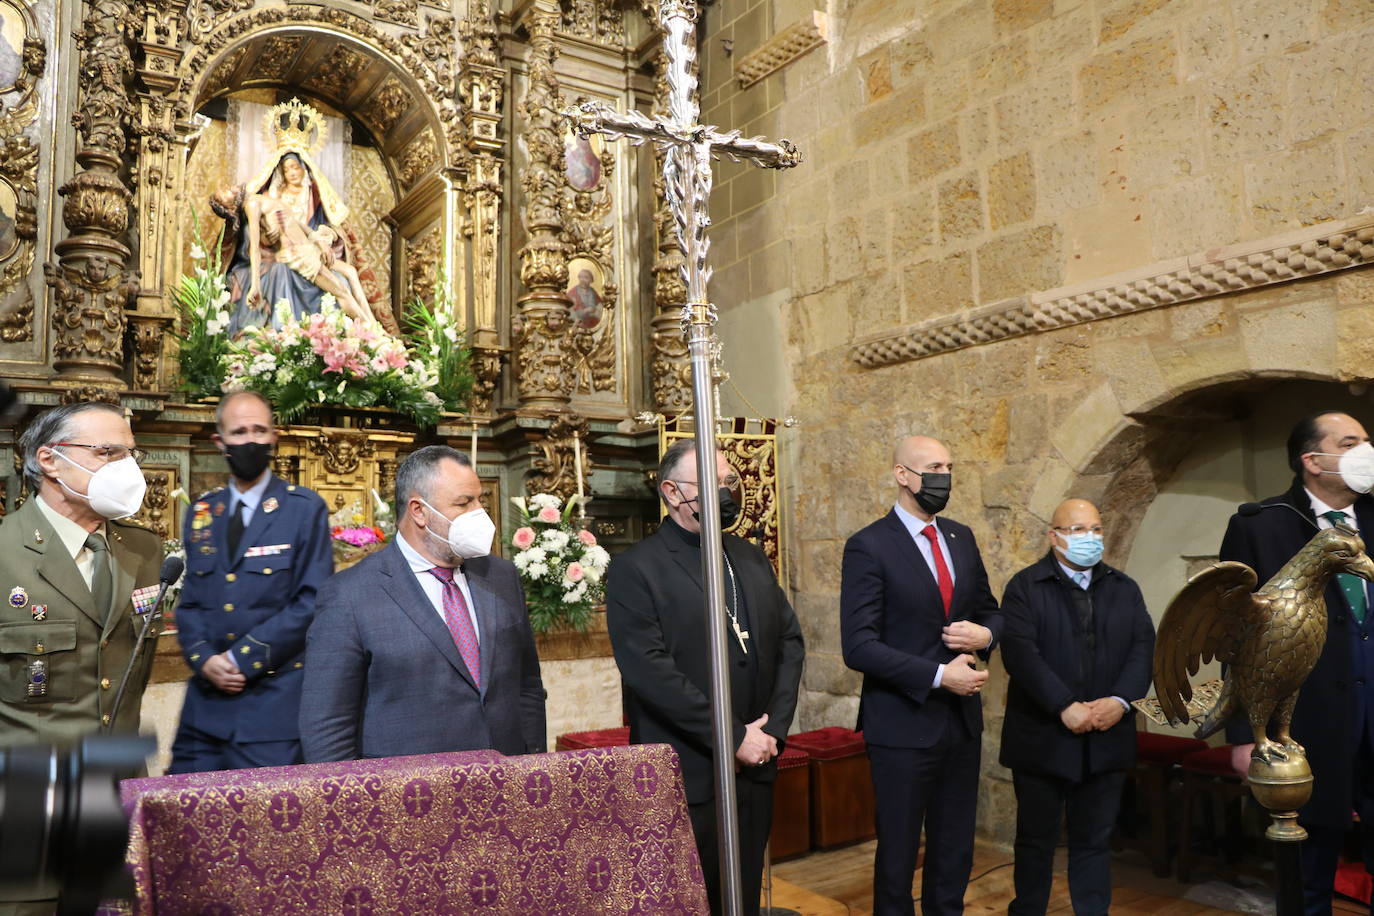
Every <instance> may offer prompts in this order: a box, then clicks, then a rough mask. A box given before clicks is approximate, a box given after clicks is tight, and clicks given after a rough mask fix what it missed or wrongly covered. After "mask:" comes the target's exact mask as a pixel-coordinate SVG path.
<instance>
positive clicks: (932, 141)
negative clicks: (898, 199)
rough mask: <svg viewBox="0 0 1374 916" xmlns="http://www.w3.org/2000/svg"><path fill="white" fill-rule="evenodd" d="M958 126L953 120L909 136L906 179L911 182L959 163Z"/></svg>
mask: <svg viewBox="0 0 1374 916" xmlns="http://www.w3.org/2000/svg"><path fill="white" fill-rule="evenodd" d="M959 160H960V155H959V127H958V124H957V123H956V122H955V121H952V120H951V121H945V122H943V123H940V124H936V125H935V126H934V127H932V128H930V129H929V130H926V131H922V132H921V133H919V134H917V135H916V136H914V137H912V138H911V141H910V142H909V144H908V146H907V180H908V181H910V182H911V183H912V184H916V183H918V182H922V181H925V180H926V179H927V178H930V177H932V176H934V175H938V174H939V173H941V172H943V171H945V170H946V169H950V168H953V167H954V166H956V165H958V164H959Z"/></svg>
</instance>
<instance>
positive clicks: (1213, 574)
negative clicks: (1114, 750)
mask: <svg viewBox="0 0 1374 916" xmlns="http://www.w3.org/2000/svg"><path fill="white" fill-rule="evenodd" d="M1257 581H1258V579H1257V577H1256V576H1255V571H1254V570H1253V569H1251V568H1250V567H1248V566H1246V565H1245V564H1244V563H1213V564H1212V565H1211V566H1209V567H1207V568H1206V569H1204V570H1203V571H1202V572H1200V573H1198V574H1197V575H1195V576H1193V577H1192V578H1191V579H1189V580H1188V584H1187V585H1185V586H1183V589H1182V590H1181V591H1180V592H1179V593H1178V594H1177V595H1175V596H1174V600H1173V601H1170V602H1169V606H1168V608H1166V609H1165V611H1164V618H1163V619H1162V620H1161V621H1160V622H1159V633H1158V634H1157V636H1156V637H1155V696H1156V697H1157V698H1158V699H1159V705H1160V707H1161V708H1162V709H1163V710H1164V714H1165V715H1166V716H1168V718H1169V721H1170V722H1172V723H1175V724H1182V723H1185V722H1187V721H1188V701H1189V700H1191V699H1192V698H1193V687H1192V685H1191V684H1190V683H1188V678H1189V676H1191V675H1194V674H1197V672H1198V668H1199V667H1200V666H1201V665H1202V664H1203V663H1205V662H1209V661H1211V660H1212V659H1216V660H1218V661H1220V662H1222V663H1223V664H1227V663H1230V662H1232V661H1234V659H1235V654H1236V650H1237V649H1238V648H1239V646H1240V644H1241V641H1242V639H1243V637H1244V635H1245V634H1246V633H1247V632H1249V631H1250V629H1251V627H1250V626H1249V625H1250V624H1252V623H1255V622H1258V618H1259V615H1260V614H1261V613H1262V611H1261V606H1262V602H1257V601H1256V600H1255V599H1256V596H1255V595H1254V590H1255V583H1256V582H1257Z"/></svg>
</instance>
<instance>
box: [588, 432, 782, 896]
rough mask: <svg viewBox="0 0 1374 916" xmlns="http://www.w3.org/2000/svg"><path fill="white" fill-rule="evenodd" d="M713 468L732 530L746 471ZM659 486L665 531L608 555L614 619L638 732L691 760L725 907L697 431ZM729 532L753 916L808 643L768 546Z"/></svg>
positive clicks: (713, 875) (713, 891)
mask: <svg viewBox="0 0 1374 916" xmlns="http://www.w3.org/2000/svg"><path fill="white" fill-rule="evenodd" d="M716 469H717V474H718V475H719V479H720V481H721V483H722V485H723V486H722V488H721V494H720V495H721V520H722V522H723V523H724V525H725V526H726V527H729V525H730V524H732V523H733V522H734V519H735V516H737V515H738V512H739V507H738V505H737V504H736V503H735V500H734V498H733V496H732V495H730V492H729V491H731V490H735V489H738V487H739V477H738V476H737V475H736V474H735V473H734V472H733V471H732V470H731V469H730V466H729V464H727V463H726V461H725V456H724V455H721V454H719V453H717V455H716ZM658 489H659V496H660V497H661V498H662V499H663V502H664V503H665V504H666V505H667V507H668V516H667V518H665V519H664V520H663V524H662V525H660V526H659V529H658V531H656V532H654V533H653V534H652V535H650V536H649V537H647V538H645V539H644V540H643V541H641V542H640V543H638V544H636V545H635V546H634V547H632V548H630V549H629V550H627V551H626V552H625V553H623V554H621V555H620V556H618V557H616V559H615V560H613V561H612V562H611V567H610V570H609V571H608V572H607V578H606V623H607V625H608V627H609V629H610V636H611V646H612V647H613V649H614V650H615V661H616V664H617V665H618V666H619V667H620V677H621V680H622V682H623V684H624V690H625V709H626V714H627V715H628V717H629V720H630V741H631V742H632V743H634V744H657V743H666V744H670V745H672V746H673V748H674V749H675V750H676V751H677V753H678V756H679V757H680V758H681V760H682V777H683V782H684V783H685V784H686V789H687V805H688V809H689V812H690V814H691V817H692V829H693V831H694V832H695V834H696V842H697V849H698V850H699V852H700V854H701V867H702V871H703V872H704V874H705V878H706V891H707V895H708V897H709V898H710V901H711V911H712V912H713V913H719V912H721V901H720V864H719V854H718V843H717V839H716V810H715V794H716V793H715V776H714V772H713V768H712V764H711V753H712V747H713V746H714V743H715V742H714V738H713V736H712V731H711V677H710V648H709V633H708V631H707V623H706V621H707V616H706V615H707V609H706V593H705V591H704V590H703V589H702V587H701V538H700V531H701V524H700V522H699V520H698V517H697V516H698V502H697V498H698V495H699V489H698V487H697V465H696V443H695V441H694V440H692V439H682V440H679V441H678V442H675V443H674V444H673V445H672V446H670V447H669V448H668V450H667V452H666V453H665V454H664V456H663V460H662V462H661V463H660V464H659V469H658ZM723 540H724V547H725V563H724V567H725V570H724V577H725V605H726V610H727V619H726V627H727V628H728V630H727V634H726V635H727V641H728V643H729V647H730V658H729V670H730V702H731V709H732V712H733V715H734V736H733V738H732V739H731V743H732V745H733V749H734V752H735V772H736V779H735V789H736V793H737V797H738V801H739V819H740V859H741V862H740V872H741V878H742V884H743V897H744V912H745V913H746V914H756V913H758V911H759V885H760V883H761V881H762V875H763V851H764V847H765V846H766V845H767V843H768V833H769V829H770V827H771V825H772V821H773V781H774V779H775V777H776V776H777V771H778V767H777V756H778V754H779V753H780V752H781V751H782V746H783V742H784V741H785V739H786V738H787V731H788V728H789V727H790V726H791V724H792V716H793V713H794V712H795V711H796V708H797V691H798V687H799V685H800V682H801V673H802V657H803V655H804V654H805V649H804V647H803V644H802V634H801V626H800V624H798V623H797V616H796V615H795V614H794V613H793V612H792V606H791V605H790V604H789V603H788V601H787V597H786V596H785V595H784V594H783V592H782V589H781V588H780V587H779V586H778V581H777V578H776V577H775V576H774V574H773V568H772V566H771V565H770V564H769V562H768V558H767V557H766V556H764V554H763V551H762V550H760V549H759V548H758V547H756V546H754V545H753V544H751V543H749V542H748V541H745V540H743V539H742V538H737V537H734V536H733V535H729V534H726V535H723Z"/></svg>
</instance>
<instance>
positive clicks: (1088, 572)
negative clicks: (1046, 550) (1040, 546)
mask: <svg viewBox="0 0 1374 916" xmlns="http://www.w3.org/2000/svg"><path fill="white" fill-rule="evenodd" d="M1054 562H1056V563H1058V564H1059V568H1060V569H1062V570H1063V571H1064V575H1066V576H1068V577H1069V581H1070V582H1072V583H1073V584H1074V585H1077V586H1078V587H1079V588H1087V587H1088V586H1089V585H1092V584H1093V570H1092V567H1091V566H1090V567H1088V568H1087V569H1074V568H1073V567H1072V566H1066V565H1064V561H1063V560H1061V559H1059V554H1058V553H1056V554H1055V555H1054ZM1079 576H1082V577H1083V581H1082V582H1079V581H1078V577H1079Z"/></svg>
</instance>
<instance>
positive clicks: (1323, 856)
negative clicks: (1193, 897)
mask: <svg viewBox="0 0 1374 916" xmlns="http://www.w3.org/2000/svg"><path fill="white" fill-rule="evenodd" d="M1279 503H1284V504H1287V505H1288V506H1291V507H1293V508H1294V509H1296V510H1297V511H1298V513H1299V514H1301V515H1302V516H1304V517H1305V518H1307V519H1308V520H1309V521H1311V522H1312V523H1313V524H1307V523H1304V522H1303V521H1302V519H1300V518H1298V516H1297V515H1295V514H1294V513H1293V512H1291V511H1289V509H1285V508H1274V509H1265V510H1264V511H1262V512H1260V513H1259V514H1258V515H1253V516H1250V517H1245V516H1241V515H1233V516H1231V523H1230V524H1229V525H1228V526H1227V528H1226V537H1225V538H1224V539H1223V540H1222V542H1221V551H1220V558H1221V559H1222V560H1236V561H1238V562H1241V563H1244V564H1246V565H1247V566H1249V567H1251V568H1252V569H1254V571H1255V574H1256V575H1257V576H1258V578H1259V584H1260V585H1261V586H1263V585H1264V583H1266V582H1268V581H1269V579H1270V578H1271V577H1272V576H1273V575H1274V573H1276V572H1278V571H1279V569H1281V568H1282V567H1283V565H1284V564H1285V563H1287V562H1288V561H1289V560H1291V559H1292V558H1293V555H1294V554H1296V553H1297V552H1298V551H1299V550H1301V549H1302V547H1303V545H1304V544H1306V543H1307V542H1308V541H1309V540H1310V539H1311V538H1312V536H1313V535H1314V534H1316V529H1315V527H1314V526H1313V525H1314V524H1315V519H1314V518H1313V515H1312V502H1311V499H1310V498H1309V497H1308V495H1307V492H1306V490H1305V489H1304V488H1303V484H1302V480H1301V479H1300V478H1299V479H1295V480H1294V481H1293V486H1292V487H1291V488H1289V490H1288V492H1287V493H1284V494H1282V495H1280V496H1273V497H1270V498H1269V499H1266V500H1264V505H1266V506H1269V505H1276V504H1279ZM1351 508H1353V510H1354V513H1355V522H1356V524H1357V525H1358V526H1359V529H1360V535H1361V537H1362V538H1364V540H1365V544H1366V546H1369V544H1370V542H1371V541H1374V499H1371V498H1370V497H1368V496H1361V497H1360V498H1359V499H1357V500H1355V503H1354V505H1353V506H1352V507H1351ZM1345 511H1347V512H1349V511H1350V509H1347V510H1345ZM1369 592H1370V589H1369V586H1368V584H1366V586H1365V595H1366V600H1367V601H1368V604H1369V607H1370V608H1372V609H1374V599H1370V597H1369ZM1326 617H1327V627H1326V645H1325V646H1324V647H1323V648H1322V654H1321V656H1320V657H1319V658H1318V659H1317V664H1316V665H1315V666H1314V667H1313V668H1312V673H1311V674H1310V675H1308V677H1307V681H1306V683H1304V684H1303V687H1302V692H1301V693H1299V694H1298V702H1297V706H1296V707H1295V708H1294V710H1293V723H1292V734H1293V738H1294V740H1296V741H1297V742H1298V743H1299V744H1301V745H1302V746H1303V747H1305V748H1306V749H1307V762H1308V763H1309V764H1310V765H1311V767H1312V778H1313V785H1312V800H1311V801H1309V802H1308V803H1307V804H1306V805H1305V806H1304V807H1303V808H1302V810H1300V811H1299V812H1298V820H1299V822H1300V823H1301V824H1302V825H1303V826H1305V827H1306V828H1307V829H1308V840H1307V842H1305V843H1303V892H1304V896H1305V897H1306V903H1307V912H1309V913H1329V912H1331V889H1332V881H1333V876H1334V874H1335V868H1336V856H1337V854H1338V853H1339V852H1340V847H1341V845H1342V840H1343V837H1344V833H1345V831H1346V830H1347V829H1348V828H1349V827H1350V822H1351V818H1350V814H1351V811H1352V810H1358V811H1359V812H1360V820H1361V826H1362V828H1363V833H1364V847H1365V867H1366V868H1369V867H1370V866H1371V865H1374V862H1372V861H1371V854H1372V853H1374V849H1371V847H1374V797H1372V796H1374V791H1371V784H1370V780H1371V778H1374V775H1372V774H1374V639H1371V636H1372V635H1374V612H1372V613H1371V614H1369V615H1367V616H1366V617H1365V622H1364V624H1363V625H1361V624H1360V623H1358V622H1357V621H1356V620H1355V616H1354V615H1353V614H1352V613H1351V612H1350V605H1349V603H1348V602H1347V601H1346V599H1345V596H1344V595H1343V594H1342V593H1341V589H1340V585H1339V584H1338V582H1337V580H1336V577H1335V576H1332V577H1331V581H1330V582H1329V583H1327V586H1326ZM1226 740H1227V741H1229V742H1231V743H1232V744H1244V743H1248V742H1249V741H1251V740H1252V738H1251V735H1250V727H1249V725H1248V724H1247V723H1246V722H1245V721H1244V720H1243V719H1239V718H1237V719H1236V720H1233V721H1232V722H1230V723H1228V724H1227V727H1226ZM1371 870H1374V869H1371Z"/></svg>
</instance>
